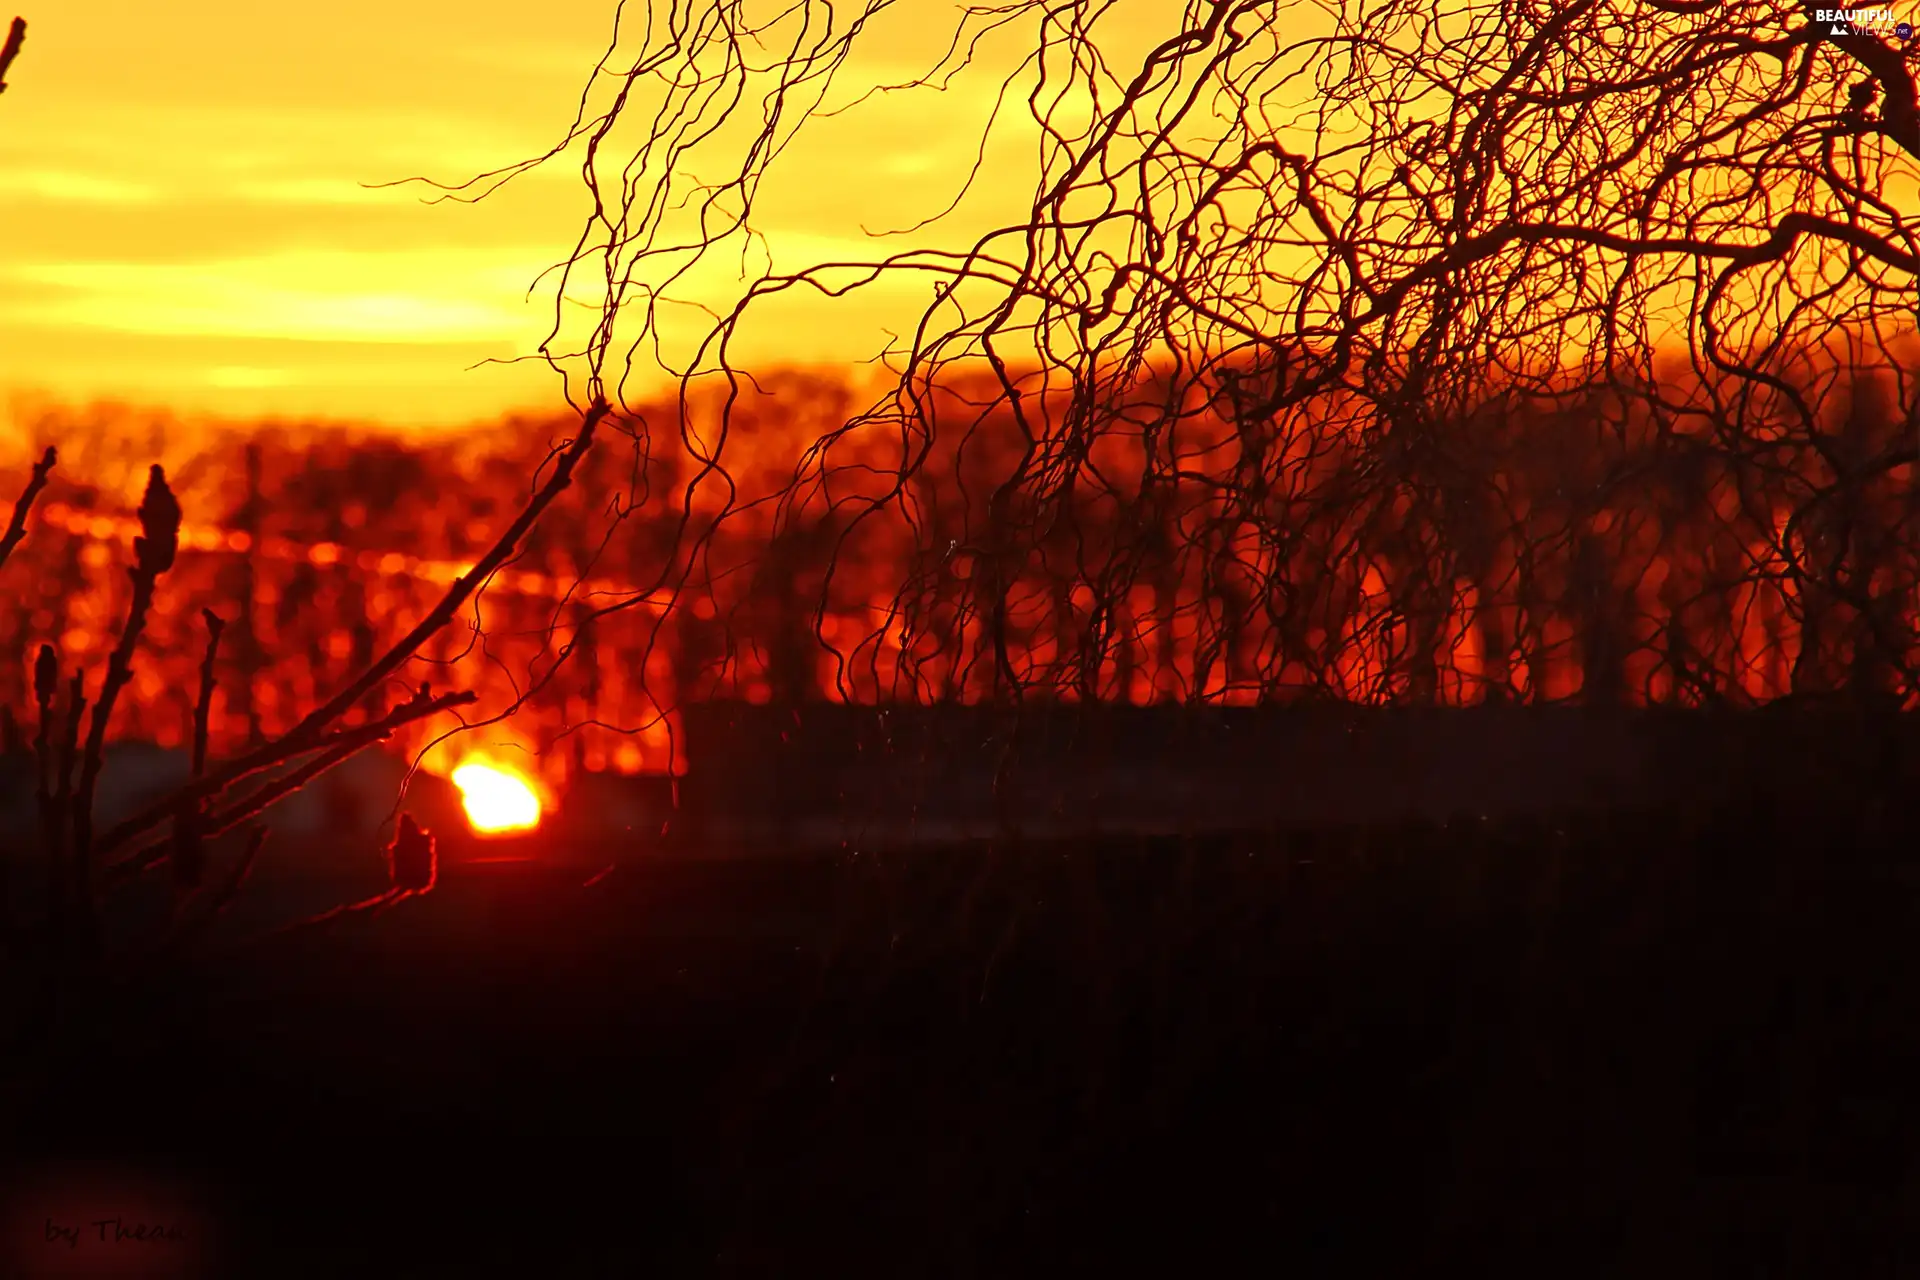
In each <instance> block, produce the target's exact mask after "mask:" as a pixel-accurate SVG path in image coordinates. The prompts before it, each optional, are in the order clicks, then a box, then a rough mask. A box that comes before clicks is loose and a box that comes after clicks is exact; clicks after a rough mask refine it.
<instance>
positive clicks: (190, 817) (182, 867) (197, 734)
mask: <svg viewBox="0 0 1920 1280" xmlns="http://www.w3.org/2000/svg"><path fill="white" fill-rule="evenodd" d="M200 616H201V618H202V619H203V620H204V621H205V622H206V624H207V653H206V657H205V658H203V659H202V660H201V662H200V696H199V698H198V699H196V700H195V702H194V707H193V766H192V767H193V772H192V777H193V779H194V780H195V781H198V780H199V779H200V778H201V777H203V776H205V774H206V772H207V733H208V723H209V721H211V720H212V718H213V689H214V683H215V681H214V674H213V665H214V658H215V657H216V656H217V655H218V654H219V652H220V632H221V629H222V628H223V627H224V626H225V625H226V624H225V623H224V622H222V621H221V619H220V615H219V614H217V613H215V612H214V611H213V610H211V609H202V610H201V611H200ZM206 816H207V815H206V802H205V801H204V800H190V801H183V802H182V803H181V805H180V813H179V816H178V817H177V818H176V819H175V820H174V824H173V871H174V875H173V881H174V884H175V885H177V886H178V887H179V888H180V889H182V890H183V891H185V892H188V893H191V892H193V891H194V890H196V889H198V888H199V887H200V879H201V877H202V876H203V875H204V874H205V873H206V861H207V858H206V854H207V846H206V837H207V834H208V833H207V831H206Z"/></svg>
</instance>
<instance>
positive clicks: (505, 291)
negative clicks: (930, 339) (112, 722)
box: [0, 0, 1033, 424]
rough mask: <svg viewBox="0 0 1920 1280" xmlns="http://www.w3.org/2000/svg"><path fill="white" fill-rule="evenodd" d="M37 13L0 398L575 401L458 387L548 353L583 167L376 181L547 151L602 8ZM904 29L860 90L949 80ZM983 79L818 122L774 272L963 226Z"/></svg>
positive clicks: (815, 338) (862, 327) (515, 379)
mask: <svg viewBox="0 0 1920 1280" xmlns="http://www.w3.org/2000/svg"><path fill="white" fill-rule="evenodd" d="M20 3H21V6H22V9H21V11H22V13H23V16H25V17H26V18H27V20H28V23H29V31H28V39H27V45H26V49H25V52H24V53H23V54H22V56H21V58H20V60H19V62H18V63H16V65H15V66H14V68H13V72H12V74H11V75H10V77H9V80H10V87H9V90H8V92H7V93H6V94H5V96H4V97H3V98H0V122H3V124H0V228H4V235H0V246H3V248H0V396H5V397H19V396H21V395H22V394H23V393H25V394H28V395H37V396H43V397H51V398H53V399H56V400H60V401H66V402H83V401H87V400H91V399H95V398H102V397H111V398H118V399H124V400H128V401H132V402H135V403H140V404H157V405H166V406H169V407H172V408H174V409H178V410H183V411H187V412H196V411H205V412H213V413H218V414H221V415H223V416H233V417H249V416H253V415H258V414H281V415H302V416H308V415H312V416H328V417H355V418H375V419H383V420H387V421H392V422H395V423H422V424H425V423H450V422H458V421H466V420H472V419H474V418H478V417H491V416H493V415H494V414H495V413H497V412H499V411H501V410H503V409H507V408H511V407H555V406H557V405H558V404H559V403H560V389H559V384H558V380H557V379H556V378H555V376H554V375H553V374H552V373H551V372H550V371H549V370H547V369H546V367H545V366H544V365H540V364H538V363H537V362H536V363H528V364H524V365H519V366H514V367H501V366H483V367H481V368H478V369H473V370H471V371H470V370H469V366H472V365H474V364H475V363H476V362H477V361H481V360H483V359H486V358H488V357H494V358H508V357H513V356H520V355H527V354H530V353H532V352H534V351H535V349H536V348H537V346H538V343H539V341H540V339H541V338H542V337H543V336H544V334H545V333H546V331H547V328H548V326H549V324H550V323H551V316H552V307H553V301H552V294H551V290H547V291H545V292H536V293H535V294H534V295H533V296H532V297H531V298H529V297H527V290H528V289H529V288H530V287H531V286H533V285H534V282H535V278H536V277H537V276H538V275H539V273H540V272H541V271H542V270H543V269H545V268H546V267H548V266H550V265H552V264H553V263H555V262H557V261H558V260H560V258H561V257H563V256H564V254H565V253H566V251H567V249H568V248H569V247H570V246H571V245H572V243H573V241H574V239H575V237H576V236H577V235H578V233H579V229H580V224H581V220H582V218H583V216H584V214H585V211H586V208H587V206H586V204H585V196H584V193H583V191H582V188H581V183H580V177H579V171H578V165H577V162H576V161H573V160H570V159H563V160H562V161H561V162H560V163H559V164H556V165H554V166H552V167H550V168H547V169H543V170H540V171H536V172H535V173H533V174H531V175H529V176H527V177H525V178H522V179H518V180H516V182H515V183H514V184H512V185H510V186H508V187H507V188H505V189H504V190H502V191H500V192H498V193H497V194H495V195H493V196H491V197H489V198H488V199H487V200H486V201H483V202H481V203H479V204H477V205H473V204H462V203H451V202H449V203H442V204H438V205H430V204H426V203H423V202H422V197H423V196H426V195H428V194H431V193H430V192H429V191H428V190H427V189H426V188H422V187H419V186H410V187H404V188H399V189H388V190H368V189H366V188H365V187H363V186H362V185H361V184H370V183H380V182H388V181H393V180H395V179H400V178H404V177H408V176H411V175H427V176H431V177H434V178H436V179H440V180H443V181H459V180H462V179H465V178H467V177H470V176H472V175H474V174H477V173H480V172H482V171H485V170H489V169H493V168H497V167H500V166H503V165H506V164H510V163H512V162H515V161H518V160H521V159H524V158H526V157H529V156H531V155H534V154H537V153H539V152H541V151H543V150H545V149H546V148H547V147H548V146H550V145H551V144H552V143H553V142H555V141H557V140H558V138H559V137H560V136H561V135H562V133H563V131H564V130H565V128H566V126H567V125H568V123H569V122H570V120H571V119H572V116H573V112H574V109H575V106H576V104H577V101H578V98H579V94H580V89H581V87H582V85H583V84H584V83H585V80H586V77H587V74H588V72H589V71H590V69H591V68H592V66H593V65H594V62H595V60H596V59H597V58H598V57H599V56H600V54H601V52H602V51H603V49H604V47H605V44H606V41H607V37H608V34H609V32H610V29H611V22H612V15H613V11H614V5H613V0H546V2H545V3H543V4H540V5H537V6H529V5H526V4H524V3H522V2H521V0H383V2H380V3H375V2H374V0H340V2H339V3H335V4H332V5H329V6H325V7H323V8H320V9H314V8H298V7H296V8H292V9H289V8H284V7H280V6H270V5H263V4H260V3H259V2H258V0H190V2H184V3H177V4H158V3H154V0H54V2H53V3H49V4H44V5H37V6H36V5H32V4H30V2H29V0H20ZM913 8H914V6H913V5H909V6H907V18H908V21H906V22H904V23H903V22H900V21H895V23H894V26H893V27H892V28H890V29H886V30H877V31H876V32H875V33H874V35H875V37H876V38H875V40H874V42H873V44H872V45H871V49H872V50H873V51H874V57H875V59H876V60H875V61H872V62H870V63H869V64H868V65H867V67H866V69H865V70H864V71H861V70H859V69H856V70H855V73H854V74H855V75H856V78H857V76H858V75H859V74H869V75H871V74H873V73H878V74H879V75H881V76H892V77H894V78H903V77H904V75H912V74H917V73H918V72H919V71H922V70H924V69H925V68H926V67H927V66H929V65H931V63H932V62H933V61H934V60H937V58H938V55H939V50H940V47H941V46H943V45H944V43H945V41H944V35H945V34H950V31H951V27H950V26H949V25H947V24H946V22H945V19H944V18H943V21H942V23H939V24H929V23H926V22H925V21H924V16H925V15H924V10H923V11H922V13H921V18H920V20H919V21H918V22H915V21H913V20H912V14H911V10H912V9H913ZM630 9H639V10H640V11H641V12H642V13H644V6H640V5H633V6H630ZM939 9H940V12H941V13H942V14H943V15H944V14H946V13H947V12H948V9H947V7H946V6H939ZM936 28H938V29H937V30H936ZM896 59H897V64H896V62H895V60H896ZM869 82H870V81H869ZM993 87H995V86H994V84H993V82H992V81H991V80H988V79H985V78H982V79H980V80H977V81H974V82H971V84H970V87H969V88H968V89H967V90H965V91H962V92H958V93H954V94H948V95H944V96H939V97H934V96H931V95H925V94H922V95H917V100H915V101H912V102H900V103H899V105H897V106H895V105H888V104H882V105H880V106H879V108H878V109H872V110H866V111H864V113H863V114H860V115H858V116H857V117H850V118H848V119H846V120H841V121H819V122H816V123H815V124H810V125H809V126H808V130H807V132H806V133H805V134H804V135H803V141H804V142H806V143H807V148H806V149H797V154H795V155H793V156H792V157H791V162H793V163H797V164H800V165H804V166H806V168H805V173H806V175H807V180H806V181H804V182H797V183H789V184H787V185H783V186H780V187H777V188H775V187H770V188H769V189H768V193H767V200H766V203H765V204H764V205H763V207H762V208H761V211H760V217H759V223H760V226H761V229H762V230H763V231H764V232H765V233H766V234H767V236H768V238H769V241H770V242H771V244H772V246H773V248H774V251H775V252H776V254H781V255H787V254H790V255H792V257H791V258H790V259H789V258H787V257H785V256H783V257H782V259H781V262H780V265H782V266H788V267H792V266H798V265H802V264H801V263H800V262H799V259H800V258H817V257H828V256H833V257H839V256H857V257H869V256H873V255H874V254H875V253H876V252H879V251H880V250H879V249H877V248H876V245H875V243H874V242H872V241H867V240H863V239H862V238H861V236H860V232H859V227H860V225H861V224H862V223H865V224H867V225H869V226H874V227H880V226H890V225H891V226H899V225H904V224H905V223H908V222H911V221H914V220H916V219H918V218H920V217H924V216H926V215H928V214H931V213H933V212H935V211H937V210H938V209H939V208H941V207H942V206H944V205H945V204H946V203H947V202H948V201H949V200H950V199H951V198H952V196H953V195H954V193H955V191H956V189H957V185H958V182H959V179H960V177H961V175H962V174H964V172H965V170H966V168H967V167H968V166H969V165H970V164H971V163H972V161H973V159H974V151H975V147H976V146H977V143H978V136H979V125H980V123H981V122H982V121H983V120H984V118H985V117H984V111H985V108H986V106H987V105H988V102H989V99H988V98H987V97H985V96H982V95H984V94H987V93H990V92H991V90H992V89H993ZM969 95H971V96H969ZM896 101H898V100H896ZM1010 145H1011V144H1009V146H1010ZM1032 154H1033V153H1032V151H1031V148H1030V146H1029V147H1014V148H1013V149H1011V150H1009V149H1008V148H1007V147H1005V146H1003V147H1002V148H1000V149H997V150H996V151H995V152H993V153H990V155H989V157H988V167H989V170H991V171H993V172H995V173H998V174H1000V175H1001V181H1000V183H999V185H998V186H997V187H993V186H992V184H991V183H989V184H988V185H989V192H988V200H987V201H986V202H984V203H983V204H982V205H981V206H979V208H978V211H977V212H975V213H973V215H972V220H971V222H970V224H969V225H979V220H980V219H982V218H984V217H985V216H987V215H988V214H989V213H996V214H1005V213H1017V211H1018V207H1019V206H1020V205H1021V204H1022V203H1023V202H1024V200H1025V198H1027V197H1028V196H1029V195H1030V193H1031V189H1032V179H1031V173H1032V170H1031V162H1032ZM1016 170H1017V174H1016V173H1015V171H1016ZM701 176H702V177H706V176H707V175H705V174H702V175H701ZM1009 197H1010V198H1011V203H1009V202H1008V198H1009ZM987 204H993V205H997V206H998V207H997V208H987V207H986V205H987ZM948 234H949V235H951V234H952V232H951V229H950V230H949V233H948ZM900 247H902V242H901V241H900V240H893V241H890V242H888V243H887V244H886V246H885V249H886V250H894V249H898V248H900ZM736 261H737V260H736ZM926 287H927V286H926V283H925V282H924V281H919V282H915V283H913V284H911V285H908V286H897V287H895V288H894V289H893V291H892V292H891V294H885V293H883V294H876V295H875V297H874V298H873V299H872V300H870V301H865V302H860V303H858V304H856V305H854V306H853V307H847V306H844V305H843V306H840V307H838V308H837V309H836V310H835V312H834V313H833V314H834V317H835V319H834V323H832V324H830V325H827V324H820V323H813V324H808V323H806V314H805V313H804V312H803V311H796V312H791V313H790V314H789V316H788V318H789V319H792V320H793V321H794V323H790V324H789V323H785V322H784V321H782V322H781V323H778V324H775V325H773V326H771V329H777V330H780V332H777V333H775V332H771V331H770V329H769V328H768V327H763V328H762V329H760V330H758V331H756V334H757V336H756V339H755V340H756V343H757V344H758V345H757V348H756V350H755V352H754V354H755V355H756V356H761V357H771V358H788V359H793V360H799V361H815V360H837V359H844V358H849V357H853V358H859V357H864V356H869V355H871V354H872V353H873V351H874V349H876V348H877V346H878V344H879V343H880V342H881V341H883V340H884V335H883V333H882V332H881V329H880V327H879V326H881V325H898V324H900V323H903V322H910V319H911V316H910V315H908V314H907V311H905V310H902V304H903V303H905V302H907V301H911V302H912V303H913V304H914V305H913V306H912V307H911V308H910V310H911V312H912V313H913V314H917V313H918V310H919V307H920V305H922V304H924V302H925V299H926ZM903 289H904V290H905V292H904V293H903V292H902V290H903ZM797 305H798V304H797V303H796V306H797ZM890 308H891V310H890ZM778 318H779V317H778V315H777V313H776V319H778ZM698 319H699V317H698V316H697V314H696V315H695V316H693V317H692V318H691V319H689V320H688V321H687V322H686V323H687V324H689V325H693V324H694V322H695V321H697V320H698ZM689 332H691V330H689Z"/></svg>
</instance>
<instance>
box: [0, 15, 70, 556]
mask: <svg viewBox="0 0 1920 1280" xmlns="http://www.w3.org/2000/svg"><path fill="white" fill-rule="evenodd" d="M14 21H15V22H16V23H17V22H18V21H19V19H17V18H16V19H14ZM5 70H6V62H5V61H0V74H4V73H5ZM59 460H60V455H59V452H58V451H57V450H56V449H55V448H54V447H53V446H52V445H48V446H47V451H46V452H45V453H43V454H41V455H40V461H38V462H36V463H34V464H33V476H32V478H31V479H29V480H28V481H27V487H26V488H25V489H24V490H23V491H22V492H21V494H20V499H19V501H17V502H15V503H14V504H13V519H12V520H9V521H8V522H7V531H6V533H5V534H0V565H4V564H5V563H6V562H7V557H8V556H10V555H12V554H13V549H14V548H15V547H17V546H19V545H20V540H21V539H22V538H24V537H26V536H27V515H28V513H29V512H31V511H32V510H33V503H34V499H36V498H38V497H39V496H40V491H41V490H42V489H44V488H46V487H47V477H48V476H49V475H50V474H52V472H53V468H54V464H55V463H57V462H58V461H59Z"/></svg>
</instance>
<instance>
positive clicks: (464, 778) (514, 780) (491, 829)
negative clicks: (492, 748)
mask: <svg viewBox="0 0 1920 1280" xmlns="http://www.w3.org/2000/svg"><path fill="white" fill-rule="evenodd" d="M453 785H454V786H456V787H458V788H460V801H461V804H462V805H464V806H465V808H466V811H467V820H468V821H469V822H471V823H472V824H473V829H474V830H475V831H478V832H481V833H483V834H491V833H496V832H509V831H529V830H532V829H533V828H534V827H537V826H539V825H540V797H539V796H538V795H536V794H535V792H534V790H533V786H532V784H531V783H529V782H528V781H527V780H526V779H525V778H523V777H521V776H520V775H519V774H518V773H515V772H514V771H513V770H512V769H509V768H506V767H504V766H502V765H497V764H491V763H488V762H486V761H482V760H469V761H467V762H466V763H465V764H462V765H461V766H460V767H459V768H457V769H455V770H454V771H453Z"/></svg>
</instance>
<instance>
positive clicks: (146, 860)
mask: <svg viewBox="0 0 1920 1280" xmlns="http://www.w3.org/2000/svg"><path fill="white" fill-rule="evenodd" d="M476 697H477V695H476V694H474V693H473V692H472V691H470V690H463V691H461V692H459V693H443V694H440V695H438V696H437V697H429V696H424V691H423V693H422V694H416V695H415V696H414V697H413V698H412V699H411V700H409V701H408V702H406V703H405V704H403V705H401V706H400V707H397V708H395V709H394V711H392V712H391V713H389V714H388V715H386V716H385V717H383V718H382V719H380V720H379V721H377V722H375V723H373V724H370V725H361V726H358V727H356V728H352V729H343V730H341V731H340V732H339V733H337V734H334V735H332V736H330V737H328V738H327V739H325V740H324V742H325V744H326V745H327V746H328V747H329V748H330V749H329V750H327V751H326V753H325V754H324V755H321V756H319V757H317V758H316V759H313V760H310V761H308V762H307V763H306V764H304V765H302V766H301V767H300V768H298V769H296V770H294V771H292V772H291V773H288V774H286V775H285V776H283V777H280V778H276V779H274V780H272V781H270V782H268V783H267V784H266V785H264V786H262V787H259V788H257V789H256V790H255V791H253V792H252V793H251V794H249V795H248V796H247V797H246V798H245V799H243V800H238V801H236V802H234V803H233V804H232V805H230V806H229V807H228V808H226V809H224V810H222V811H221V812H219V813H217V814H215V815H213V816H212V817H209V818H207V819H206V820H205V822H204V823H203V824H202V827H201V831H202V834H204V835H205V836H208V837H213V836H218V835H221V834H223V833H224V832H226V831H229V830H231V829H232V828H233V827H235V826H237V825H239V824H240V823H242V822H245V821H247V820H248V819H249V818H252V817H255V816H257V815H258V814H260V813H262V812H264V811H265V810H266V809H268V808H269V807H271V806H272V805H274V804H277V803H278V802H279V801H281V800H282V799H284V798H286V797H287V796H289V795H291V794H293V793H294V792H295V791H298V790H299V789H300V788H301V787H304V786H306V785H307V784H308V783H310V782H312V781H313V780H314V779H315V778H317V777H319V776H320V775H321V774H323V773H325V772H327V771H328V770H329V769H332V768H334V767H336V766H338V765H340V764H343V763H345V762H346V761H347V760H349V759H351V758H352V757H353V756H355V755H357V754H359V753H360V752H361V751H364V750H365V749H367V748H368V747H371V746H373V745H375V744H376V743H379V742H383V741H385V740H386V739H387V738H388V737H390V736H392V734H393V731H394V730H395V729H398V728H400V727H402V726H404V725H407V724H411V723H412V722H413V721H415V720H423V719H426V718H427V717H429V716H435V715H438V714H440V713H441V712H442V711H447V710H450V709H452V708H454V707H460V706H466V705H468V704H469V703H471V702H473V701H474V700H475V699H476ZM278 763H284V762H278ZM268 767H271V766H268ZM200 790H201V787H197V786H190V787H188V788H187V789H186V790H185V791H183V792H181V793H179V795H176V796H174V797H169V798H168V800H167V801H165V802H163V804H164V806H171V807H173V808H175V809H177V808H178V807H179V806H180V805H181V804H183V803H189V802H191V801H190V800H187V799H182V798H181V797H183V796H184V797H193V798H194V799H199V798H201V797H199V796H197V795H196V793H197V792H199V791H200ZM163 812H164V807H163ZM122 825H123V826H129V825H132V824H130V823H129V824H122ZM116 830H117V828H116ZM136 834H137V832H136ZM112 838H113V833H109V835H108V838H107V840H105V841H102V848H103V849H104V848H106V847H107V846H108V844H109V843H110V841H111V840H112ZM168 845H169V842H168V841H165V840H161V841H156V842H154V843H152V844H148V845H146V846H144V847H143V848H141V849H140V850H139V851H138V852H136V853H132V854H129V855H127V856H126V857H124V858H120V859H118V860H116V861H115V862H113V863H111V864H110V865H109V866H108V867H107V869H106V873H105V876H104V878H103V884H105V885H108V886H111V885H117V884H120V883H122V882H123V881H125V880H126V879H128V878H129V877H132V876H136V875H139V874H140V873H141V872H143V871H145V870H146V869H147V868H148V867H151V866H153V865H154V864H156V863H157V862H159V861H160V860H161V859H162V858H164V857H166V855H167V850H168Z"/></svg>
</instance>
